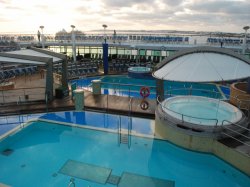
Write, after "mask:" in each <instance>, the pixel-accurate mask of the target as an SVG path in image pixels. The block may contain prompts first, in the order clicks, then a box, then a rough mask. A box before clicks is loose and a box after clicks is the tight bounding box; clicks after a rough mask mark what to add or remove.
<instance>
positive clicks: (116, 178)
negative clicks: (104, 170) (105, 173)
mask: <svg viewBox="0 0 250 187" xmlns="http://www.w3.org/2000/svg"><path fill="white" fill-rule="evenodd" d="M120 179H121V177H119V176H116V175H110V176H109V178H108V180H107V183H109V184H113V185H116V186H117V185H118V183H119V182H120Z"/></svg>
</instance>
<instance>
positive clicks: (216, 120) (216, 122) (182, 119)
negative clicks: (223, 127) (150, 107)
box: [157, 96, 218, 126]
mask: <svg viewBox="0 0 250 187" xmlns="http://www.w3.org/2000/svg"><path fill="white" fill-rule="evenodd" d="M157 103H159V104H160V105H161V109H162V110H163V108H164V109H167V110H168V111H170V112H173V113H176V114H178V115H180V116H181V121H182V123H184V122H185V121H184V117H189V118H193V119H201V120H207V121H215V126H217V125H218V119H213V118H211V119H209V118H199V117H193V116H189V115H185V114H182V113H179V112H176V111H173V110H170V109H168V108H166V107H165V106H163V105H162V103H161V102H160V100H159V96H158V97H157Z"/></svg>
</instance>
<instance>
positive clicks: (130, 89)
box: [71, 75, 228, 99]
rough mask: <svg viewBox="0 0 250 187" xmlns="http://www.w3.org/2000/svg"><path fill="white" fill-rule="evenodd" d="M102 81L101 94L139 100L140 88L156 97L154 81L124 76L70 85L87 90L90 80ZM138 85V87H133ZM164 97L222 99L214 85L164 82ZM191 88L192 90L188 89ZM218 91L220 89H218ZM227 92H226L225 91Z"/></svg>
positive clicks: (92, 78) (82, 81)
mask: <svg viewBox="0 0 250 187" xmlns="http://www.w3.org/2000/svg"><path fill="white" fill-rule="evenodd" d="M95 79H98V80H101V81H102V83H103V84H102V94H109V95H119V96H131V97H137V98H140V97H141V96H140V89H141V87H142V86H147V87H149V88H150V95H149V98H151V99H153V98H155V97H156V96H155V95H156V94H155V93H156V88H155V86H156V81H155V79H136V78H131V77H128V76H126V75H114V76H110V75H109V76H103V77H86V78H83V79H79V80H73V81H72V82H71V83H76V84H77V86H78V87H82V88H87V89H89V88H90V87H91V81H92V80H95ZM135 85H138V86H135ZM164 87H165V88H164V89H165V95H167V94H170V91H169V90H173V91H171V94H172V95H189V94H190V93H191V94H192V95H197V96H207V97H212V98H223V96H222V95H221V93H223V92H220V90H218V87H217V86H216V85H214V84H201V83H180V82H171V81H165V83H164ZM191 87H192V89H190V88H191ZM219 89H220V88H219ZM226 91H227V92H228V90H226Z"/></svg>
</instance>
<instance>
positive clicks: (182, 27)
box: [0, 0, 250, 34]
mask: <svg viewBox="0 0 250 187" xmlns="http://www.w3.org/2000/svg"><path fill="white" fill-rule="evenodd" d="M24 5H25V6H24ZM0 7H1V8H0V10H1V13H0V27H1V30H0V33H34V34H35V33H37V30H38V29H39V27H40V26H41V25H43V26H44V33H45V34H46V33H47V34H52V33H56V32H58V31H60V30H62V29H65V30H66V31H67V32H69V31H71V28H70V25H75V26H76V29H77V30H79V31H82V32H91V31H98V30H100V31H101V30H102V25H103V24H106V25H108V28H107V30H109V31H110V30H117V31H119V30H120V31H121V30H123V31H125V30H126V31H130V30H134V31H160V30H162V31H167V30H168V31H186V32H188V31H189V32H222V33H244V30H243V27H244V26H246V25H250V21H249V20H250V11H249V10H250V2H248V1H247V0H217V1H216V0H208V1H205V2H204V1H202V0H176V1H174V2H173V1H171V0H153V1H151V0H128V1H126V2H120V1H118V0H92V1H91V0H74V1H73V2H71V1H69V0H53V1H51V0H44V1H42V2H41V1H38V0H34V1H29V0H0Z"/></svg>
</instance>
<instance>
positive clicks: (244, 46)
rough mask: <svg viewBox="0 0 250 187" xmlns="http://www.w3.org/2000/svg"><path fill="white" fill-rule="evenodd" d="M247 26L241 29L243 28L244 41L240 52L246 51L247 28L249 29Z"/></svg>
mask: <svg viewBox="0 0 250 187" xmlns="http://www.w3.org/2000/svg"><path fill="white" fill-rule="evenodd" d="M249 28H250V27H249V26H245V27H243V29H244V30H245V36H244V41H243V50H242V54H243V55H244V54H245V51H246V45H247V30H248V29H249Z"/></svg>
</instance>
